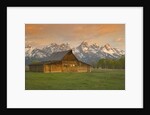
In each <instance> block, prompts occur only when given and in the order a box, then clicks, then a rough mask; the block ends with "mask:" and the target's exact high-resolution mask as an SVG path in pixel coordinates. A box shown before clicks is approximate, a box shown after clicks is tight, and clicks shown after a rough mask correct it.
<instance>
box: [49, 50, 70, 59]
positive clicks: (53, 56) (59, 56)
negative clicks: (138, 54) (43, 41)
mask: <svg viewBox="0 0 150 115" xmlns="http://www.w3.org/2000/svg"><path fill="white" fill-rule="evenodd" d="M71 51H72V50H67V51H61V52H54V53H52V54H51V56H50V58H49V61H61V60H62V59H63V57H64V56H65V55H66V54H67V53H69V52H71Z"/></svg>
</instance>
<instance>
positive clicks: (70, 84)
mask: <svg viewBox="0 0 150 115" xmlns="http://www.w3.org/2000/svg"><path fill="white" fill-rule="evenodd" d="M25 89H26V90H125V70H123V69H94V70H92V72H89V73H39V72H26V73H25Z"/></svg>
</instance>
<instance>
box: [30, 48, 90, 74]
mask: <svg viewBox="0 0 150 115" xmlns="http://www.w3.org/2000/svg"><path fill="white" fill-rule="evenodd" d="M29 70H30V71H33V72H44V73H50V72H91V66H90V65H89V64H87V63H85V62H82V61H80V60H78V59H77V58H76V56H75V55H74V54H73V53H72V50H68V51H62V52H55V53H53V54H52V55H51V56H50V58H49V60H48V61H44V62H39V63H35V64H30V65H29Z"/></svg>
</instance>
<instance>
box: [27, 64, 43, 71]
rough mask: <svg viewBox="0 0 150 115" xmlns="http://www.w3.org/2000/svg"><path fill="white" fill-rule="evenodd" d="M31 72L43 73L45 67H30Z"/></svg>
mask: <svg viewBox="0 0 150 115" xmlns="http://www.w3.org/2000/svg"><path fill="white" fill-rule="evenodd" d="M29 70H30V71H32V72H43V71H44V67H43V65H30V66H29Z"/></svg>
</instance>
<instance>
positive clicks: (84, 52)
mask: <svg viewBox="0 0 150 115" xmlns="http://www.w3.org/2000/svg"><path fill="white" fill-rule="evenodd" d="M70 49H72V51H73V53H74V55H75V56H76V57H77V58H78V59H79V60H81V61H83V62H86V63H88V64H91V65H93V64H96V63H97V62H98V61H99V60H100V59H102V58H105V59H106V58H108V59H109V58H110V59H118V58H120V57H121V56H124V55H125V51H124V50H121V49H118V48H112V47H111V45H110V44H105V45H103V46H99V45H97V44H96V43H92V44H91V43H88V42H86V41H83V42H82V43H81V44H80V45H79V46H77V47H74V48H71V47H70V45H69V44H68V43H62V44H56V43H51V44H49V45H46V46H44V47H43V48H34V47H32V46H31V45H26V47H25V64H26V65H28V64H30V63H32V62H33V61H48V59H49V57H50V56H51V54H52V53H53V52H59V51H66V50H70Z"/></svg>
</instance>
